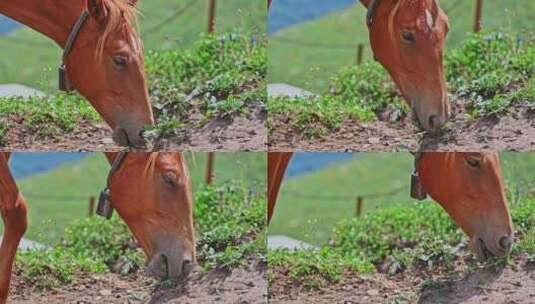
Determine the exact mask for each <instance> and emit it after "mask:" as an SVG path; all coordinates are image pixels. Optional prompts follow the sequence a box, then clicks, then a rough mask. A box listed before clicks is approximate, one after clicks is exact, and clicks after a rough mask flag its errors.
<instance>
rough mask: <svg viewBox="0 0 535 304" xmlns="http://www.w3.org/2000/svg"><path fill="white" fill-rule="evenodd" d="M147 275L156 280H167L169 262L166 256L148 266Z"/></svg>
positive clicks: (158, 257) (159, 257)
mask: <svg viewBox="0 0 535 304" xmlns="http://www.w3.org/2000/svg"><path fill="white" fill-rule="evenodd" d="M147 273H148V274H149V275H150V276H152V277H155V278H159V279H165V278H168V277H169V260H168V258H167V256H166V255H165V254H160V255H158V256H157V257H155V258H154V259H153V260H152V261H151V262H150V263H149V265H148V266H147Z"/></svg>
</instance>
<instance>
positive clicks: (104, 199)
mask: <svg viewBox="0 0 535 304" xmlns="http://www.w3.org/2000/svg"><path fill="white" fill-rule="evenodd" d="M127 154H128V153H127V152H119V154H117V156H116V157H115V159H114V160H113V163H112V164H111V169H110V172H109V173H108V179H107V181H106V188H105V189H104V190H102V192H100V197H99V199H98V205H97V210H96V212H95V213H96V214H97V215H100V216H102V217H105V218H106V219H110V218H111V216H112V215H113V205H112V204H111V199H110V186H111V180H112V178H113V175H114V174H115V172H117V170H119V168H120V167H121V164H122V163H123V160H124V159H125V158H126V155H127Z"/></svg>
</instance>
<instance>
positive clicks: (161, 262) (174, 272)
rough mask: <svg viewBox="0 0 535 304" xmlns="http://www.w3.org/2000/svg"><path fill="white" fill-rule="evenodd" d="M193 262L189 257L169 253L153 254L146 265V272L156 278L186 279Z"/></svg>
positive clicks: (193, 265)
mask: <svg viewBox="0 0 535 304" xmlns="http://www.w3.org/2000/svg"><path fill="white" fill-rule="evenodd" d="M194 267H195V264H194V262H193V260H192V259H190V258H178V257H173V256H172V255H170V254H166V253H159V254H156V255H154V257H153V258H152V260H151V261H150V263H149V265H148V266H147V269H146V271H147V273H148V274H149V275H150V276H152V277H155V278H158V279H174V280H183V279H186V278H187V277H188V276H189V274H190V273H191V271H192V270H193V268H194Z"/></svg>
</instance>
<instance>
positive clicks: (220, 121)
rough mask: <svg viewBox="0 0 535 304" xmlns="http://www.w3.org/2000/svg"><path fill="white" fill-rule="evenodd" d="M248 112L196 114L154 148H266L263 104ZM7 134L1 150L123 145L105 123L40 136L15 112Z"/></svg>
mask: <svg viewBox="0 0 535 304" xmlns="http://www.w3.org/2000/svg"><path fill="white" fill-rule="evenodd" d="M246 112H247V113H249V114H247V115H245V114H244V115H234V116H232V117H227V118H214V119H212V120H211V121H208V122H201V120H202V118H201V117H199V116H198V115H197V116H195V115H192V116H191V117H190V121H188V123H187V126H186V127H184V128H183V129H182V130H180V131H179V132H178V134H179V135H177V136H174V137H168V138H163V139H158V140H157V141H156V142H155V143H154V148H153V150H158V151H160V150H173V151H177V150H179V151H183V150H188V151H265V150H266V147H267V131H266V127H265V125H266V124H265V123H266V112H265V109H264V107H263V106H261V105H259V104H253V105H251V106H250V108H249V109H248V110H247V111H246ZM5 121H6V122H7V123H8V128H7V134H6V135H5V136H4V137H3V138H4V139H3V141H0V150H1V151H40V152H45V151H117V150H120V149H121V148H120V147H119V146H118V145H116V144H115V143H114V142H113V140H112V138H111V134H112V132H111V130H110V129H109V128H108V127H107V126H106V125H104V124H98V123H94V122H91V121H85V120H84V121H80V122H79V123H78V125H77V126H76V128H75V130H73V131H72V132H70V133H66V134H62V135H60V136H53V137H50V136H47V137H44V136H36V135H35V132H34V131H32V130H30V129H29V128H28V127H27V126H25V125H24V123H23V121H24V119H23V117H19V116H15V115H11V116H10V117H7V118H6V119H5Z"/></svg>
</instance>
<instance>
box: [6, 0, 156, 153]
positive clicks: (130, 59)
mask: <svg viewBox="0 0 535 304" xmlns="http://www.w3.org/2000/svg"><path fill="white" fill-rule="evenodd" d="M136 2H137V1H134V0H130V1H126V0H70V1H65V0H40V1H35V0H4V1H0V13H2V14H4V15H6V16H8V17H11V18H13V19H15V20H17V21H19V22H21V23H23V24H25V25H27V26H29V27H31V28H33V29H34V30H36V31H38V32H40V33H42V34H44V35H46V36H47V37H49V38H51V39H52V40H54V41H55V42H56V43H57V44H58V45H59V46H60V47H62V48H65V47H66V45H67V40H68V39H67V38H68V36H69V34H70V33H71V32H72V31H73V28H75V26H74V24H75V23H77V20H79V18H80V16H82V14H83V13H84V12H87V13H88V16H87V19H86V20H85V21H84V22H83V24H82V25H81V27H80V30H79V32H78V34H77V35H75V40H74V43H73V44H72V48H71V49H70V51H69V52H68V53H66V55H65V58H64V64H65V69H66V74H67V76H68V82H69V83H70V85H71V86H72V87H73V88H74V89H76V90H77V91H78V92H79V93H80V94H82V95H83V96H84V97H85V98H87V100H89V102H90V103H91V104H92V105H93V107H94V108H95V109H96V110H97V111H98V112H99V113H100V115H102V117H103V118H104V120H105V121H106V122H107V123H108V124H109V125H110V127H111V128H112V129H113V131H114V132H113V139H114V140H115V141H116V142H117V143H118V144H120V145H128V144H132V145H134V146H143V145H144V144H145V141H144V139H143V137H142V131H143V128H144V126H145V125H152V124H153V123H154V118H153V114H152V108H151V105H150V101H149V95H148V89H147V85H146V79H145V68H144V61H143V46H142V42H141V39H140V38H139V36H138V34H137V33H136V31H135V29H134V27H133V25H132V22H134V20H133V19H135V16H136V13H135V12H136V10H135V7H134V6H135V4H136ZM59 60H60V59H59V58H58V62H59Z"/></svg>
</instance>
